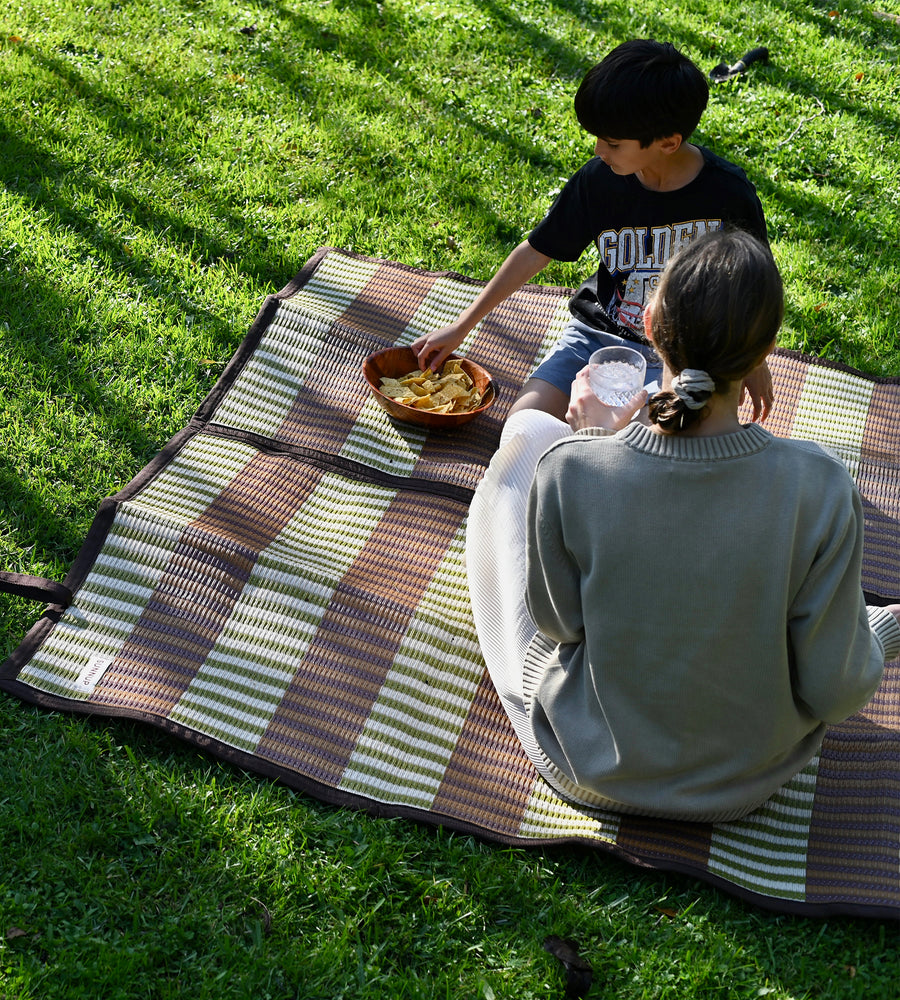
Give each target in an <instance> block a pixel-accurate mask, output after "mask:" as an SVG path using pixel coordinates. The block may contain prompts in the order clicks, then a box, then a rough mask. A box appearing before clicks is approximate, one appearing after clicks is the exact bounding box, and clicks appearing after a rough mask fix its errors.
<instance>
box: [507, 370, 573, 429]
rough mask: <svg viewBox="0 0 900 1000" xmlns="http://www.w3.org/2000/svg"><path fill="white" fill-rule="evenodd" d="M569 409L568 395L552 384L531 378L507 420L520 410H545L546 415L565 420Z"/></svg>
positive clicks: (517, 398)
mask: <svg viewBox="0 0 900 1000" xmlns="http://www.w3.org/2000/svg"><path fill="white" fill-rule="evenodd" d="M568 408H569V396H568V393H565V392H563V391H562V389H558V388H557V387H556V386H555V385H553V383H552V382H545V381H544V380H543V379H542V378H530V379H528V381H527V382H526V383H525V385H524V386H522V390H521V392H520V393H519V395H518V396H517V397H516V399H515V402H514V403H513V405H512V406H511V407H510V410H509V413H508V414H507V417H506V419H507V420H508V419H509V418H510V417H511V416H512V415H513V414H514V413H518V412H519V411H520V410H543V411H544V413H550V414H552V415H553V416H554V417H556V419H557V420H565V419H566V410H567V409H568Z"/></svg>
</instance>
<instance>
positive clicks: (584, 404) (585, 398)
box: [566, 366, 647, 431]
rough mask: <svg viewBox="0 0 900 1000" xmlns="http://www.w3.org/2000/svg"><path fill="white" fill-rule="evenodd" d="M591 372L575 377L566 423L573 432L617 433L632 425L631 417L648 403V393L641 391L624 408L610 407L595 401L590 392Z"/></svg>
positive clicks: (586, 371)
mask: <svg viewBox="0 0 900 1000" xmlns="http://www.w3.org/2000/svg"><path fill="white" fill-rule="evenodd" d="M589 372H590V369H589V368H588V367H587V366H585V367H584V368H582V369H581V371H580V372H579V373H578V374H577V375H576V376H575V381H574V382H573V383H572V394H571V396H570V397H569V409H568V410H567V411H566V422H567V423H568V425H569V426H570V427H571V428H572V430H574V431H580V430H581V429H582V428H583V427H602V428H603V429H604V430H608V431H620V430H621V429H622V428H623V427H627V426H628V424H630V423H631V419H632V417H633V416H634V415H635V413H637V412H638V410H639V409H640V408H641V407H642V406H643V405H644V403H646V402H647V390H646V389H641V391H640V392H638V393H636V394H635V395H634V396H633V397H632V398H631V401H630V402H629V403H628V404H627V405H626V406H609V405H608V404H607V403H602V402H601V401H600V400H599V399H597V397H596V395H595V394H594V390H593V389H592V388H591V380H590V374H589Z"/></svg>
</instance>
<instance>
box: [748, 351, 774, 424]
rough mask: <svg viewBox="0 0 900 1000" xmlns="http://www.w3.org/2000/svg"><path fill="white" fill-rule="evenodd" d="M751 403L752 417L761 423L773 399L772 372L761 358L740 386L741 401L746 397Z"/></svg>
mask: <svg viewBox="0 0 900 1000" xmlns="http://www.w3.org/2000/svg"><path fill="white" fill-rule="evenodd" d="M748 396H749V397H750V402H751V403H752V404H753V419H754V420H758V421H759V422H760V423H762V422H763V421H764V420H765V419H766V417H767V416H768V415H769V413H770V412H771V410H772V403H773V402H774V401H775V389H774V388H773V386H772V373H771V372H770V371H769V366H768V364H766V362H765V361H764V360H763V361H762V362H760V364H758V365H757V366H756V367H755V368H754V369H753V371H752V372H750V374H749V375H748V376H747V377H746V378H745V379H744V384H743V386H742V387H741V402H742V403H743V402H744V400H745V399H746V398H747V397H748Z"/></svg>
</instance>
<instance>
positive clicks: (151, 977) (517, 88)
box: [0, 0, 900, 1000]
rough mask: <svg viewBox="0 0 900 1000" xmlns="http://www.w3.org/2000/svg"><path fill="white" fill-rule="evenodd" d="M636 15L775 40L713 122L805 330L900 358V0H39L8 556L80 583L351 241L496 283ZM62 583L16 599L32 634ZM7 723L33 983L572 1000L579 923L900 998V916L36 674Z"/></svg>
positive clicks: (2, 95)
mask: <svg viewBox="0 0 900 1000" xmlns="http://www.w3.org/2000/svg"><path fill="white" fill-rule="evenodd" d="M832 4H834V5H832ZM636 36H653V37H657V38H661V39H668V40H671V41H673V42H675V43H676V45H678V47H679V48H681V49H683V50H684V51H685V52H686V53H687V54H688V55H690V56H691V57H692V58H694V59H695V60H696V61H697V63H698V65H700V66H701V68H703V69H704V71H708V70H709V69H711V68H712V67H713V66H714V65H716V64H717V63H719V62H722V61H725V62H732V61H734V60H736V59H737V58H738V57H739V56H740V55H741V54H742V53H743V52H744V51H745V50H746V49H748V48H751V47H753V46H755V45H759V44H767V45H768V46H769V48H770V51H771V54H772V55H771V60H770V63H769V64H768V65H766V66H754V67H752V69H751V71H750V72H749V73H748V74H747V76H746V77H745V78H744V79H742V80H737V81H732V82H730V83H728V84H725V85H722V86H720V87H717V88H715V89H714V91H713V93H712V97H711V101H710V106H709V109H708V111H707V114H706V115H705V117H704V119H703V122H702V123H701V126H700V129H699V131H698V133H697V135H696V136H695V138H696V139H697V140H698V141H700V142H702V143H704V144H706V145H708V146H710V147H711V148H712V149H714V150H715V151H716V152H718V153H720V154H722V155H724V156H726V157H728V158H729V159H732V160H734V161H736V162H738V163H739V164H741V165H742V166H743V167H744V168H745V169H746V170H747V172H748V173H749V175H750V177H751V179H752V180H753V181H754V183H755V184H756V185H757V188H758V190H759V193H760V197H761V199H762V202H763V206H764V208H765V211H766V215H767V219H768V223H769V232H770V238H771V242H772V247H773V250H774V252H775V254H776V257H777V259H778V260H779V263H780V264H781V267H782V271H783V274H784V277H785V281H786V286H787V293H788V299H789V307H788V314H787V320H786V324H785V328H784V331H783V339H782V343H783V344H785V345H786V346H789V347H794V348H798V349H802V350H804V351H809V352H813V353H818V354H821V355H824V356H827V357H829V358H833V359H836V360H839V361H843V362H845V363H847V364H850V365H853V366H854V367H858V368H862V369H864V370H866V371H869V372H873V373H876V374H882V375H894V376H900V345H898V339H897V333H896V331H897V330H898V328H900V295H898V280H900V222H898V218H900V144H898V140H897V135H898V133H900V111H898V108H900V73H898V50H900V0H873V2H865V0H837V3H835V0H829V2H824V0H822V2H820V0H780V2H778V0H750V2H748V3H743V4H738V5H734V4H725V3H723V2H722V0H679V2H677V3H672V4H664V5H654V4H640V5H636V4H631V3H630V2H626V0H384V2H383V3H375V2H374V0H247V2H241V3H237V2H229V0H140V2H138V0H119V2H111V0H97V2H95V3H94V4H93V5H91V6H86V5H84V4H80V3H75V2H74V0H10V3H9V4H8V5H7V6H6V8H5V9H4V12H3V13H2V14H0V345H2V352H0V435H2V438H0V440H2V448H0V568H3V569H7V570H13V571H18V572H25V573H33V574H37V575H40V576H49V577H52V578H55V579H62V577H63V576H64V574H65V572H66V570H67V568H68V566H69V564H70V563H71V561H72V559H73V557H74V555H75V553H76V552H77V550H78V547H79V545H80V543H81V541H82V539H83V537H84V535H85V533H86V531H87V528H88V526H89V524H90V522H91V519H92V518H93V515H94V513H95V512H96V509H97V506H98V504H99V502H100V500H101V499H102V498H103V497H105V496H108V495H110V494H112V493H114V492H115V491H116V490H117V489H119V488H120V487H121V486H123V485H124V484H125V483H126V482H128V481H129V480H130V479H131V477H132V476H133V475H134V474H135V473H136V472H137V471H138V470H139V469H140V468H141V467H142V466H143V465H144V464H145V463H146V462H147V460H148V459H149V458H150V457H151V456H152V455H153V454H154V453H155V452H156V451H158V450H159V448H160V447H161V446H162V445H163V444H164V443H165V442H166V441H167V440H168V439H169V437H171V435H172V434H173V433H174V432H175V431H177V430H178V429H179V428H181V427H182V426H183V425H184V424H185V423H186V422H187V420H188V419H189V417H190V415H191V414H192V413H193V411H194V409H195V408H196V407H197V405H198V404H199V402H200V401H201V400H202V399H203V397H204V396H205V395H206V393H207V392H208V390H209V389H210V387H211V386H212V385H213V383H214V382H215V380H216V378H217V377H218V375H219V374H220V373H221V371H222V369H223V367H224V365H225V363H226V362H227V361H228V359H229V358H230V356H231V354H232V353H233V351H234V349H235V347H236V346H237V344H238V343H239V341H240V340H241V339H242V337H243V336H244V334H245V332H246V330H247V327H248V326H249V324H250V322H251V321H252V319H253V317H254V316H255V314H256V312H257V310H258V308H259V306H260V304H261V302H262V300H263V297H264V296H265V295H266V294H267V293H269V292H271V291H274V290H276V289H278V288H280V287H281V286H282V285H284V284H285V283H286V282H287V280H288V279H289V278H290V277H291V276H292V275H293V274H294V272H295V271H296V270H297V269H298V268H299V266H300V265H301V264H302V263H303V262H304V261H305V260H306V259H307V257H309V256H310V255H311V254H312V253H313V252H314V251H315V250H316V249H317V248H318V247H319V246H321V245H330V246H337V247H347V248H349V249H352V250H355V251H359V252H361V253H364V254H369V255H373V256H380V257H388V258H391V259H395V260H399V261H403V262H404V263H407V264H411V265H416V266H420V267H425V268H431V269H438V270H443V269H453V270H457V271H460V272H462V273H464V274H469V275H473V276H475V277H478V278H485V279H486V278H488V277H490V275H491V274H492V273H493V270H494V269H495V268H496V267H497V266H498V265H499V263H500V262H501V261H502V260H503V258H504V257H505V255H506V254H507V252H508V251H509V250H510V249H511V248H512V247H513V246H514V245H515V244H516V243H517V242H519V240H520V239H522V237H523V236H524V235H526V234H527V233H528V232H529V231H530V229H531V228H532V226H533V225H534V224H535V223H536V222H537V221H538V220H539V219H540V217H541V216H542V214H543V212H544V211H545V209H546V207H547V206H548V204H549V202H550V200H551V199H552V197H553V194H554V192H555V191H556V190H558V188H559V187H560V185H561V184H562V183H563V182H564V180H565V179H566V178H567V177H568V176H569V175H570V174H571V173H572V172H573V171H574V170H575V169H576V168H577V167H578V166H579V165H580V164H581V163H582V162H583V161H584V160H585V159H586V158H587V157H588V156H590V154H591V150H592V141H591V139H590V137H589V136H586V135H585V134H583V133H582V132H580V130H579V128H578V126H577V123H576V121H575V118H574V114H573V112H572V108H571V97H572V94H573V92H574V89H575V87H576V85H577V83H578V81H579V80H580V78H581V76H582V74H583V73H584V71H585V70H586V69H587V68H588V67H589V66H590V65H591V64H592V63H593V62H595V61H596V60H597V59H598V58H599V57H601V56H602V55H603V54H604V53H605V52H606V51H608V50H609V48H611V47H612V46H613V45H615V44H617V43H618V42H620V41H623V40H625V39H626V38H629V37H636ZM590 264H591V261H590V260H583V261H582V262H581V263H580V264H579V265H551V267H549V268H548V269H547V270H546V271H545V272H544V273H543V274H542V275H541V276H540V279H539V280H541V281H545V282H547V283H551V284H564V285H572V284H576V283H577V282H578V281H579V279H580V276H582V275H583V274H584V273H586V272H587V270H588V268H589V267H590ZM38 613H39V609H38V608H36V607H34V606H29V605H26V604H24V603H22V602H21V601H18V600H13V599H10V598H2V599H0V639H2V642H3V644H4V647H5V650H6V651H7V652H8V651H9V650H11V649H13V648H14V647H15V646H16V645H17V644H18V642H19V639H20V638H21V636H22V635H23V634H24V632H25V631H26V630H27V628H28V627H29V626H30V624H31V623H32V622H33V620H34V619H35V617H36V616H37V614H38ZM0 733H2V738H3V741H4V744H5V746H6V748H7V749H6V752H5V753H4V755H3V759H2V762H0V789H2V793H0V794H2V802H0V843H2V844H3V852H2V862H0V998H8V1000H12V998H17V1000H45V998H53V1000H58V998H65V1000H68V998H75V997H85V998H91V1000H96V998H97V997H103V998H112V1000H119V998H123V1000H124V998H128V1000H132V998H134V1000H138V998H154V1000H155V998H167V997H176V996H177V997H180V996H187V997H192V998H197V1000H199V998H206V997H209V998H213V997H215V998H216V1000H242V998H248V1000H265V998H278V1000H281V998H298V1000H311V998H316V1000H318V998H321V1000H334V998H339V997H347V998H351V997H352V998H373V1000H374V998H379V1000H381V998H401V997H402V998H407V997H408V998H413V997H421V998H428V1000H432V998H444V997H446V998H453V1000H458V998H478V1000H492V998H494V997H496V998H501V997H515V998H516V1000H527V998H532V997H534V998H537V997H540V998H546V997H548V996H560V995H562V989H563V976H562V969H561V966H560V965H559V963H558V962H557V961H556V960H555V959H554V958H553V957H551V956H550V955H549V954H548V953H547V952H545V951H544V950H543V949H542V947H541V942H542V941H543V939H544V938H545V937H546V936H547V935H548V934H558V935H560V936H562V937H571V938H575V939H577V940H578V941H579V942H580V944H581V947H582V951H583V954H584V955H585V957H586V958H587V959H588V960H589V961H590V962H591V964H592V965H593V968H594V973H595V985H594V987H593V989H592V991H591V993H590V994H589V995H590V996H592V997H593V996H596V997H616V998H622V1000H637V998H676V997H677V998H679V1000H692V998H709V997H723V998H736V997H737V998H756V997H772V998H776V1000H787V998H795V1000H799V998H806V997H808V998H829V1000H832V998H834V1000H838V998H851V997H860V998H865V1000H892V998H893V997H895V996H896V989H897V987H896V984H897V982H898V980H900V960H898V957H897V945H898V944H900V938H898V933H897V931H898V925H897V924H896V923H891V922H880V921H861V920H850V919H834V920H827V921H822V920H806V919H799V918H788V917H778V916H773V915H770V914H767V913H765V912H762V911H759V910H756V909H754V908H752V907H749V906H746V905H744V904H742V903H739V902H737V901H735V900H732V899H730V898H729V897H727V896H725V895H723V894H721V893H719V892H717V891H715V890H713V889H711V888H707V887H705V886H702V885H699V884H697V883H695V882H694V881H692V880H688V879H682V878H680V877H677V876H669V875H662V874H658V873H646V872H641V871H638V870H637V869H633V868H630V867H627V866H625V865H623V864H620V863H619V862H617V861H614V860H611V859H608V858H605V857H603V856H602V855H600V854H598V853H582V852H578V851H574V850H553V851H536V850H532V851H526V850H509V849H506V848H500V847H497V846H495V845H491V844H486V843H482V842H479V841H477V840H474V839H472V838H469V837H462V836H451V835H450V834H448V833H446V832H442V831H439V830H433V829H431V828H423V827H419V826H416V825H414V824H411V823H408V822H401V821H389V820H374V819H371V818H369V817H367V816H366V815H363V814H359V813H354V812H346V811H342V810H338V809H334V808H331V807H328V806H324V805H322V804H320V803H317V802H315V801H312V800H310V799H307V798H304V797H302V796H299V795H295V794H293V793H292V792H290V791H288V790H287V789H285V788H282V787H280V786H277V785H274V784H272V783H269V782H266V781H263V780H259V779H257V778H255V777H252V776H248V775H245V774H242V773H239V772H237V771H235V770H233V769H231V768H229V767H226V766H225V765H221V764H219V763H217V762H215V761H211V760H209V759H206V758H204V757H203V756H201V755H200V754H199V753H198V752H197V751H196V750H193V749H190V748H188V747H185V746H183V745H181V744H177V743H174V742H172V741H170V740H169V739H168V738H167V737H166V736H164V735H163V734H161V733H159V732H157V731H155V730H152V729H149V728H148V727H141V726H138V725H132V724H129V723H119V722H98V721H91V720H85V719H81V718H72V717H65V716H58V715H53V714H49V713H42V712H38V711H36V710H33V709H31V708H29V707H26V706H23V705H22V704H20V703H19V702H18V701H15V700H14V699H11V698H9V697H7V696H0Z"/></svg>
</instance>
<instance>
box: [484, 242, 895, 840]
mask: <svg viewBox="0 0 900 1000" xmlns="http://www.w3.org/2000/svg"><path fill="white" fill-rule="evenodd" d="M782 315H783V294H782V285H781V278H780V276H779V274H778V270H777V267H776V266H775V263H774V261H773V260H772V257H771V255H770V254H769V252H768V250H767V249H765V248H764V247H763V246H762V245H761V244H760V243H759V242H758V241H757V240H756V239H754V238H753V237H751V236H749V235H748V234H746V233H742V232H717V233H713V234H710V235H708V236H705V237H702V238H701V239H699V240H696V241H694V242H692V243H691V244H690V245H689V246H687V247H685V248H684V249H682V250H681V251H679V253H678V254H677V255H676V256H675V257H674V258H673V260H672V261H671V262H670V264H669V265H668V267H667V268H666V270H665V271H664V273H663V275H662V277H661V279H660V284H659V287H658V288H657V290H656V292H655V294H654V298H653V300H652V303H651V306H650V309H649V310H648V312H647V315H646V317H645V324H646V329H647V334H648V337H649V338H650V339H651V340H652V342H653V344H654V346H655V348H656V350H657V352H658V353H659V354H660V356H661V357H662V359H663V362H664V366H665V367H664V372H663V388H662V391H660V392H659V393H657V394H656V395H654V396H653V398H652V399H651V400H650V401H649V407H648V412H649V423H644V422H642V421H641V420H633V419H632V418H633V417H634V416H635V414H636V413H637V411H638V409H640V408H641V406H642V405H643V403H644V402H645V400H646V393H642V394H641V395H640V396H639V397H637V398H636V399H635V400H634V405H633V406H631V407H628V408H624V409H623V408H612V407H608V406H606V405H604V404H602V403H601V402H600V401H599V400H598V399H596V397H594V395H593V393H592V392H591V390H590V385H589V381H588V375H587V369H585V370H583V371H582V372H580V373H579V375H578V378H577V380H576V382H575V385H574V386H573V391H572V399H571V403H570V406H569V410H568V413H567V421H568V425H570V426H567V425H566V424H564V423H562V422H560V421H558V420H555V419H554V418H553V417H551V416H549V415H548V414H545V413H541V412H539V411H524V412H522V413H518V414H515V415H514V416H513V417H512V418H511V419H510V420H509V421H508V423H507V425H506V428H505V430H504V436H503V440H502V442H501V447H500V450H499V451H498V452H497V454H496V455H495V457H494V459H493V461H492V462H491V466H490V468H489V469H488V472H487V474H486V475H485V478H484V480H483V482H482V483H481V485H480V486H479V488H478V491H477V493H476V496H475V499H474V501H473V504H472V509H471V514H470V519H469V529H468V531H469V533H468V540H467V551H466V558H467V565H468V573H469V585H470V591H471V595H472V605H473V610H474V613H475V622H476V626H477V628H478V635H479V640H480V642H481V646H482V650H483V652H484V656H485V661H486V663H487V666H488V670H489V672H490V675H491V678H492V680H493V681H494V684H495V687H496V688H497V691H498V693H499V695H500V697H501V700H502V702H503V705H504V708H505V709H506V711H507V714H508V715H509V717H510V719H511V721H512V723H513V726H514V728H515V730H516V732H517V734H518V736H519V739H520V740H521V742H522V744H523V746H524V748H525V750H526V752H527V753H528V755H529V757H530V758H531V760H532V761H533V762H534V764H535V766H536V767H537V769H538V771H539V772H540V773H541V774H542V775H543V776H544V778H545V779H546V780H547V781H548V782H549V783H550V784H551V785H552V786H553V787H554V788H555V789H556V790H557V791H558V792H559V793H560V794H562V795H564V796H565V797H567V798H569V799H572V800H575V801H577V802H581V803H584V804H588V805H593V806H599V807H602V808H608V809H612V810H616V811H619V812H634V813H643V814H646V815H655V816H662V817H667V818H671V819H683V820H697V821H724V820H729V819H734V818H737V817H738V816H741V815H743V814H745V813H747V812H749V811H751V810H752V809H754V808H756V807H757V806H759V805H760V804H761V803H762V802H764V801H765V800H766V799H767V798H769V797H770V796H771V795H772V794H773V793H774V792H775V791H776V790H777V789H778V788H779V787H780V786H781V785H783V784H784V783H785V782H786V781H788V779H790V778H791V776H792V775H794V774H795V773H796V772H797V771H799V770H800V769H802V768H803V767H804V766H805V765H806V764H807V763H808V762H809V761H810V759H811V758H812V757H813V756H814V755H815V754H816V753H817V751H818V749H819V746H820V744H821V741H822V736H823V734H824V731H825V727H826V724H827V723H833V722H838V721H841V720H843V719H845V718H847V717H848V716H849V715H851V714H853V713H854V712H856V711H858V710H859V709H860V708H862V707H863V706H864V705H865V704H866V702H867V701H868V700H869V698H870V697H871V696H872V694H873V693H874V691H875V689H876V688H877V686H878V683H879V680H880V677H881V674H882V671H883V667H884V662H885V660H886V659H894V658H895V657H896V656H898V655H900V605H893V606H891V607H889V608H869V609H867V608H866V606H865V603H864V598H863V594H862V589H861V585H860V569H861V561H862V532H863V517H862V511H861V504H860V498H859V494H858V493H857V490H856V487H855V485H854V483H853V482H852V480H851V479H850V476H849V475H848V473H847V471H846V469H845V468H844V466H843V465H842V464H841V463H840V461H839V460H838V459H837V458H835V457H833V456H832V455H831V454H829V453H827V452H826V451H824V450H823V449H822V448H821V447H820V446H818V445H816V444H813V443H812V442H808V441H797V440H787V439H783V438H776V437H774V436H773V435H772V434H770V433H769V432H768V431H766V430H764V429H763V428H762V427H760V426H759V425H758V424H748V425H742V424H741V423H740V421H739V418H738V407H739V404H740V401H741V399H740V397H741V391H742V390H741V385H742V381H743V379H744V377H745V376H746V375H747V373H749V372H750V371H752V370H753V369H754V368H755V367H756V366H757V365H759V364H760V362H761V361H762V360H763V359H764V358H765V357H766V355H767V354H768V353H769V352H770V351H771V350H772V348H773V346H774V341H775V335H776V333H777V331H778V328H779V326H780V324H781V319H782ZM573 431H574V433H573Z"/></svg>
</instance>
